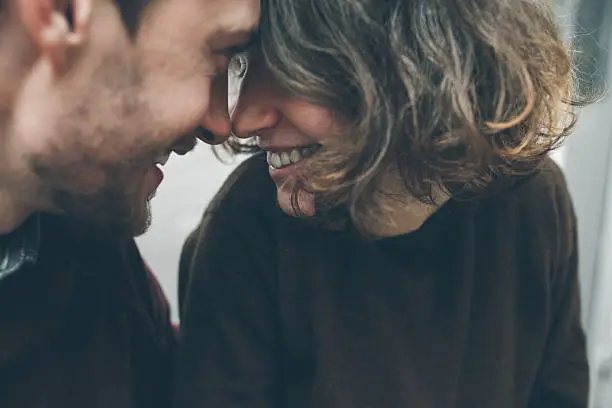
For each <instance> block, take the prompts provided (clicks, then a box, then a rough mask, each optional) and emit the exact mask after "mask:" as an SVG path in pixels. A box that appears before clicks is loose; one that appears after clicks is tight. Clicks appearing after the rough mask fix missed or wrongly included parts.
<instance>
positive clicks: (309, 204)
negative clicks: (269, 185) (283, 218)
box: [277, 184, 315, 217]
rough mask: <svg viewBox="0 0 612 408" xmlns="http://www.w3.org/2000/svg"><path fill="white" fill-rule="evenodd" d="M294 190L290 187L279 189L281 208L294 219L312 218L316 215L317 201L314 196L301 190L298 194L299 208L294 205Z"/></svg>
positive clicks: (278, 195) (280, 187)
mask: <svg viewBox="0 0 612 408" xmlns="http://www.w3.org/2000/svg"><path fill="white" fill-rule="evenodd" d="M292 195H293V190H292V189H291V188H290V187H287V186H286V184H285V185H284V186H279V187H278V194H277V197H278V205H279V206H280V208H281V209H282V210H283V211H284V212H285V213H287V215H290V216H292V217H312V216H314V215H315V200H314V194H311V193H307V192H305V191H302V190H300V191H299V192H298V193H297V196H298V197H297V198H298V199H297V208H296V206H295V205H294V202H293V201H295V200H292V199H291V197H292Z"/></svg>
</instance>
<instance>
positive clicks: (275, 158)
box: [268, 152, 283, 169]
mask: <svg viewBox="0 0 612 408" xmlns="http://www.w3.org/2000/svg"><path fill="white" fill-rule="evenodd" d="M268 164H269V165H270V166H272V167H274V168H275V169H280V168H281V167H283V161H282V160H281V158H280V155H279V154H278V153H273V152H268Z"/></svg>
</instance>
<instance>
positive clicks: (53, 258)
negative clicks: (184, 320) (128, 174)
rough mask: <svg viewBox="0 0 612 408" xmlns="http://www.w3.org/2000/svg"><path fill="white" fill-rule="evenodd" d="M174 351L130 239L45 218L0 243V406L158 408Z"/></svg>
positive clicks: (163, 308)
mask: <svg viewBox="0 0 612 408" xmlns="http://www.w3.org/2000/svg"><path fill="white" fill-rule="evenodd" d="M173 350H174V333H173V329H172V326H171V324H170V320H169V310H168V305H167V303H166V300H165V298H164V296H163V293H162V291H161V289H160V287H159V285H158V283H157V282H156V280H155V278H154V277H153V276H152V275H151V274H150V272H149V271H148V270H147V268H146V266H145V265H144V263H143V261H142V258H141V256H140V254H139V252H138V249H137V248H136V245H135V243H134V240H133V239H126V240H117V239H116V238H114V239H113V238H110V237H106V236H104V235H102V234H100V233H99V232H97V231H94V230H92V229H89V228H86V227H84V226H83V225H79V224H77V223H74V222H71V221H68V220H67V219H65V218H63V217H56V216H47V215H45V216H41V215H38V216H34V217H32V218H31V219H30V220H28V221H27V222H26V223H25V224H24V225H23V226H22V227H21V228H19V229H18V230H17V231H15V232H14V233H12V234H11V235H9V236H3V237H1V238H0V407H2V408H43V407H44V408H72V407H74V408H84V407H87V408H103V407H104V408H132V407H142V408H155V407H164V406H166V405H167V403H168V401H169V398H170V386H169V384H171V378H170V376H171V375H172V370H171V367H172V360H173Z"/></svg>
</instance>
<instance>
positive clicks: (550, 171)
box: [509, 158, 573, 219]
mask: <svg viewBox="0 0 612 408" xmlns="http://www.w3.org/2000/svg"><path fill="white" fill-rule="evenodd" d="M509 193H510V194H511V195H512V196H513V197H514V199H515V200H517V202H518V203H519V205H520V206H521V207H522V208H524V209H525V210H528V211H530V212H535V213H538V214H540V215H541V216H542V218H547V215H548V216H550V215H553V216H555V217H562V218H567V217H570V218H572V219H573V206H572V200H571V196H570V192H569V190H568V186H567V182H566V179H565V175H564V173H563V171H562V170H561V168H560V167H559V165H558V164H557V163H556V162H555V161H554V160H552V159H550V158H547V159H545V160H544V161H543V162H542V164H541V165H540V166H539V168H538V169H537V170H536V171H535V172H534V173H533V174H531V175H529V176H527V177H524V178H522V179H520V180H519V181H518V182H517V183H516V184H515V185H514V186H513V187H512V188H511V189H510V190H509Z"/></svg>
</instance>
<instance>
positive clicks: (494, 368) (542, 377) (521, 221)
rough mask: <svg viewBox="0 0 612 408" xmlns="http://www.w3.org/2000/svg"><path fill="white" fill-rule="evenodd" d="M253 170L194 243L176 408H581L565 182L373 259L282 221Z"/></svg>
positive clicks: (228, 192) (359, 244) (530, 190)
mask: <svg viewBox="0 0 612 408" xmlns="http://www.w3.org/2000/svg"><path fill="white" fill-rule="evenodd" d="M275 197H276V195H275V188H274V185H273V184H272V183H271V182H270V180H269V178H268V174H267V164H266V163H265V159H264V158H263V157H262V156H256V157H254V158H252V159H250V160H248V161H247V162H246V163H245V164H243V165H242V166H241V167H240V168H239V169H238V170H237V171H236V172H235V173H234V174H233V175H232V176H231V177H230V179H229V180H228V181H227V183H226V184H225V186H224V187H223V189H222V190H221V191H220V192H219V194H218V195H217V197H216V199H215V200H214V202H213V203H212V204H211V206H210V207H209V208H208V210H207V211H206V213H205V215H204V218H203V220H202V223H201V225H200V226H199V227H198V228H197V229H196V230H195V232H194V233H193V234H192V235H191V237H190V238H189V239H188V241H187V243H186V244H185V248H184V253H183V256H182V260H181V269H180V304H181V319H182V320H181V321H182V326H181V336H180V346H181V348H180V351H179V358H178V389H177V393H176V401H177V403H176V407H177V408H196V407H197V408H199V407H211V408H212V407H214V408H300V407H304V408H306V407H307V408H585V407H586V406H587V393H588V366H587V361H586V356H585V338H584V334H583V330H582V328H581V323H580V305H579V295H578V294H579V288H578V276H577V256H578V254H577V243H576V224H575V218H574V214H573V210H572V204H571V200H570V197H569V195H568V191H567V188H566V185H565V181H564V178H563V175H562V173H561V171H560V170H559V169H558V168H557V166H556V165H555V164H554V163H553V162H552V161H549V160H548V161H546V162H545V163H544V166H543V168H542V169H541V170H540V171H539V172H538V173H537V174H535V175H533V176H531V177H529V178H525V179H522V180H518V181H517V182H516V183H515V184H513V186H512V187H508V188H506V189H504V190H503V191H501V192H497V193H492V194H489V195H488V196H487V197H483V198H481V199H479V200H475V201H469V202H458V201H450V202H448V203H447V204H445V205H444V206H443V207H442V208H441V209H440V210H439V211H438V212H437V213H435V214H434V215H433V216H432V217H431V218H430V219H428V220H427V221H426V223H425V224H424V225H423V226H422V228H420V229H419V230H418V231H416V232H414V233H410V234H407V235H404V236H399V237H394V238H389V239H383V240H380V241H377V242H366V241H364V240H362V239H361V238H360V237H359V236H358V235H357V234H356V233H353V232H351V231H344V232H332V231H326V230H324V229H321V228H318V227H314V226H312V225H309V224H307V223H304V222H303V221H302V220H299V219H294V218H290V217H288V216H285V215H284V214H282V213H281V211H280V210H279V209H278V208H277V205H276V198H275Z"/></svg>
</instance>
